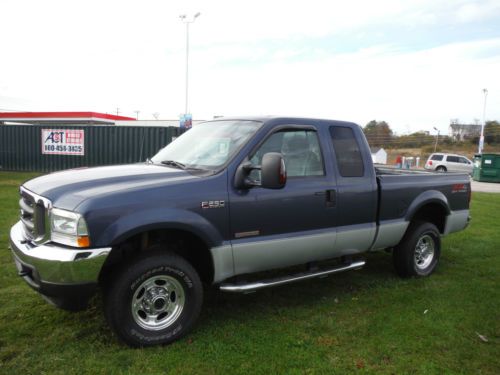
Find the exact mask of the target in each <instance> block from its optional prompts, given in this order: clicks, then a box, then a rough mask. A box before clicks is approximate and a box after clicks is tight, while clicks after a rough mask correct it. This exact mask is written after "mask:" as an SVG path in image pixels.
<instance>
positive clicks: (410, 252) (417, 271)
mask: <svg viewBox="0 0 500 375" xmlns="http://www.w3.org/2000/svg"><path fill="white" fill-rule="evenodd" d="M419 241H420V242H419ZM424 242H425V243H429V244H432V246H433V249H432V252H433V255H432V258H430V259H426V260H425V261H423V259H424V257H422V256H420V255H421V249H422V246H423V244H424ZM419 244H420V246H418V245H419ZM417 247H418V248H417ZM440 255H441V237H440V234H439V230H438V228H437V227H436V226H435V225H434V224H432V223H428V222H424V221H416V222H412V223H411V224H410V226H409V227H408V230H407V231H406V233H405V235H404V236H403V239H402V240H401V242H400V243H399V244H398V245H397V246H396V247H395V248H394V251H393V260H394V268H395V269H396V273H397V274H398V275H399V276H401V277H412V276H429V275H430V274H431V273H432V272H433V271H434V270H435V268H436V266H437V264H438V261H439V257H440ZM427 263H428V264H427Z"/></svg>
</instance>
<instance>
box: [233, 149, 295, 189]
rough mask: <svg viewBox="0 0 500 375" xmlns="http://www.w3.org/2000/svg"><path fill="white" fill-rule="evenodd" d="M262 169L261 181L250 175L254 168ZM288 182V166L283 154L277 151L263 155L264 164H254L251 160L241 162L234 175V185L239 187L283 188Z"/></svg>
mask: <svg viewBox="0 0 500 375" xmlns="http://www.w3.org/2000/svg"><path fill="white" fill-rule="evenodd" d="M255 169H257V170H260V181H255V180H252V179H250V178H249V177H248V176H249V175H250V172H252V171H253V170H255ZM285 184H286V167H285V161H284V160H283V156H282V155H281V154H280V153H277V152H268V153H267V154H264V156H263V157H262V164H261V165H257V166H254V165H252V163H250V162H249V161H247V162H245V163H243V164H241V165H240V166H239V167H238V169H237V170H236V175H235V176H234V185H235V187H236V188H237V189H248V188H251V187H253V186H260V187H263V188H265V189H282V188H283V187H284V186H285Z"/></svg>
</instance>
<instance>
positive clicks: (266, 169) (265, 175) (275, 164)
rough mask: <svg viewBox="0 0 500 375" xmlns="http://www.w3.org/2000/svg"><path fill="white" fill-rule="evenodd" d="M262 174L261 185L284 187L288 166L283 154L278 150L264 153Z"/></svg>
mask: <svg viewBox="0 0 500 375" xmlns="http://www.w3.org/2000/svg"><path fill="white" fill-rule="evenodd" d="M260 176H261V177H260V180H261V183H260V185H261V186H262V187H263V188H266V189H282V188H283V187H284V186H285V184H286V167H285V160H283V156H282V155H281V154H280V153H277V152H268V153H267V154H264V156H263V157H262V165H261V167H260Z"/></svg>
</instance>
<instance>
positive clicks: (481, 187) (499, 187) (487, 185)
mask: <svg viewBox="0 0 500 375" xmlns="http://www.w3.org/2000/svg"><path fill="white" fill-rule="evenodd" d="M470 183H471V189H472V191H480V192H482V193H500V183H494V182H477V181H474V180H471V181H470Z"/></svg>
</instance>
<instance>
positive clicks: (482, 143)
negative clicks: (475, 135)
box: [477, 89, 488, 154]
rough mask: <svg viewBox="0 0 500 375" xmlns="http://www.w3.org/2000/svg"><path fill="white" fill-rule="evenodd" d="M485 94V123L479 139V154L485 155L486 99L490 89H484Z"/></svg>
mask: <svg viewBox="0 0 500 375" xmlns="http://www.w3.org/2000/svg"><path fill="white" fill-rule="evenodd" d="M483 94H484V105H483V123H482V125H481V137H479V149H478V151H477V153H478V154H482V153H483V147H484V127H485V126H486V97H487V96H488V89H483Z"/></svg>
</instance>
